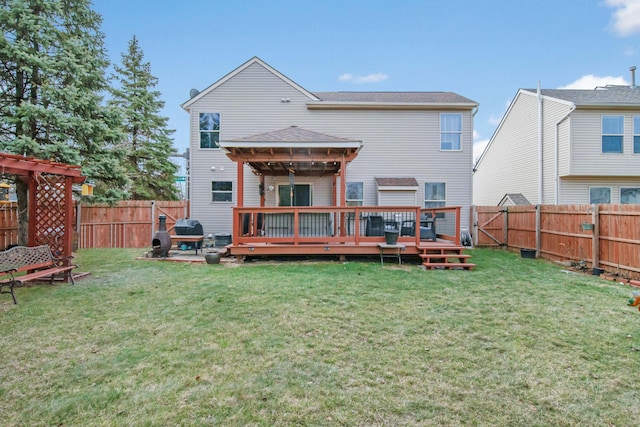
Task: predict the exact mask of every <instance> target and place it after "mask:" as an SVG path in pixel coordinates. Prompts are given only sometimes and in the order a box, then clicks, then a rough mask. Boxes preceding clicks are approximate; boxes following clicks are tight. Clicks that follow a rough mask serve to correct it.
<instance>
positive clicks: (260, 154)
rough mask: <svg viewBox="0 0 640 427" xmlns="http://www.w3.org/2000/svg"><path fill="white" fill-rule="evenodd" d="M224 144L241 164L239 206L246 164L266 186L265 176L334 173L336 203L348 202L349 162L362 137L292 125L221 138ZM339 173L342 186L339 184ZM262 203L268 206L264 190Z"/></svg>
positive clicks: (229, 153) (238, 193) (239, 170)
mask: <svg viewBox="0 0 640 427" xmlns="http://www.w3.org/2000/svg"><path fill="white" fill-rule="evenodd" d="M220 146H221V148H222V149H224V150H225V151H226V152H227V156H228V157H229V159H231V160H232V161H234V162H236V164H237V167H238V171H237V176H238V188H237V195H238V196H237V201H238V205H237V206H238V207H242V206H243V200H244V165H245V164H247V165H249V167H250V168H251V170H252V171H253V173H254V174H256V175H258V176H259V177H260V185H261V186H262V188H264V177H265V176H287V175H290V174H293V175H295V176H316V177H319V176H332V177H333V182H334V189H335V190H334V197H333V199H334V200H333V205H334V206H338V205H342V206H344V205H345V197H346V195H345V193H346V188H345V186H346V170H347V164H348V163H349V162H351V161H353V160H354V159H355V158H356V156H357V155H358V151H359V150H360V148H361V147H362V141H357V140H352V139H346V138H339V137H336V136H331V135H326V134H322V133H318V132H313V131H310V130H307V129H303V128H300V127H297V126H291V127H288V128H285V129H281V130H277V131H273V132H267V133H263V134H259V135H253V136H249V137H246V138H241V139H234V140H230V141H224V142H223V141H221V142H220ZM338 177H340V188H337V187H336V185H335V184H336V181H337V178H338ZM260 206H264V192H261V194H260Z"/></svg>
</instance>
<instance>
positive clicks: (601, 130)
mask: <svg viewBox="0 0 640 427" xmlns="http://www.w3.org/2000/svg"><path fill="white" fill-rule="evenodd" d="M605 117H622V133H621V134H618V133H604V118H605ZM624 122H625V117H624V115H623V114H603V115H601V116H600V154H624ZM605 136H619V137H621V138H622V141H621V143H620V148H621V149H622V150H621V151H604V150H603V148H604V147H603V146H602V138H603V137H605Z"/></svg>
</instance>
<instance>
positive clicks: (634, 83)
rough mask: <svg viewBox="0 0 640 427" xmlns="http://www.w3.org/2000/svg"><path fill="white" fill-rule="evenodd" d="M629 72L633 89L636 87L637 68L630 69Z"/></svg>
mask: <svg viewBox="0 0 640 427" xmlns="http://www.w3.org/2000/svg"><path fill="white" fill-rule="evenodd" d="M629 71H631V87H632V88H635V87H636V66H635V65H634V66H632V67H629Z"/></svg>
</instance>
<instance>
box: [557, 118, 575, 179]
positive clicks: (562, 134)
mask: <svg viewBox="0 0 640 427" xmlns="http://www.w3.org/2000/svg"><path fill="white" fill-rule="evenodd" d="M571 126H572V120H571V117H569V118H567V119H565V120H563V121H562V122H561V123H560V124H559V125H558V140H559V144H558V175H559V176H560V177H562V176H566V175H568V174H569V171H570V170H571Z"/></svg>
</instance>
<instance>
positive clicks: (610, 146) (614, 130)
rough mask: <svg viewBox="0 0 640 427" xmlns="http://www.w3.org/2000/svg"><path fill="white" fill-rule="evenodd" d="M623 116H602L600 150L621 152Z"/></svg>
mask: <svg viewBox="0 0 640 427" xmlns="http://www.w3.org/2000/svg"><path fill="white" fill-rule="evenodd" d="M623 135H624V116H602V152H603V153H622V137H623Z"/></svg>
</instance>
